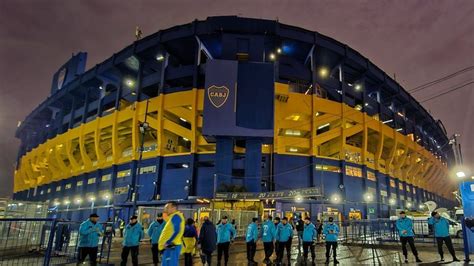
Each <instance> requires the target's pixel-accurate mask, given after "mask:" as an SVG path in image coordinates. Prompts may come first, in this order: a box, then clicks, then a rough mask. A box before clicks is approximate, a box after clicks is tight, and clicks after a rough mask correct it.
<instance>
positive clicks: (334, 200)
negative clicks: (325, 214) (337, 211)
mask: <svg viewBox="0 0 474 266" xmlns="http://www.w3.org/2000/svg"><path fill="white" fill-rule="evenodd" d="M331 202H332V203H335V204H337V203H340V202H341V197H340V196H339V195H338V194H334V195H332V196H331Z"/></svg>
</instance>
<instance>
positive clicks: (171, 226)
mask: <svg viewBox="0 0 474 266" xmlns="http://www.w3.org/2000/svg"><path fill="white" fill-rule="evenodd" d="M183 234H184V216H183V214H182V213H181V212H178V211H177V212H175V213H173V214H171V215H170V216H169V217H168V220H167V221H166V225H165V227H164V228H163V232H161V236H160V239H159V240H158V248H159V250H164V249H165V247H166V246H168V245H170V244H172V245H175V246H180V245H182V244H183V242H182V239H183Z"/></svg>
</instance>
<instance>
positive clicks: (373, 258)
mask: <svg viewBox="0 0 474 266" xmlns="http://www.w3.org/2000/svg"><path fill="white" fill-rule="evenodd" d="M296 243H297V242H296V241H294V245H293V249H292V255H291V258H292V264H291V265H302V263H301V257H302V254H300V255H299V254H298V250H297V248H296ZM117 244H118V243H117ZM418 250H419V252H420V258H421V260H423V263H420V264H419V265H433V264H438V263H437V260H439V255H438V253H437V251H436V248H435V247H434V246H432V245H424V246H419V247H418ZM445 252H446V253H447V250H446V251H445ZM456 254H457V256H458V258H459V259H461V260H463V259H464V256H463V253H462V251H461V250H458V251H456ZM316 257H317V259H316V265H321V264H324V262H325V247H324V246H323V245H322V244H321V245H318V246H317V248H316ZM263 258H264V253H263V245H262V244H261V243H259V244H258V246H257V254H256V256H255V261H257V262H259V265H264V264H263V263H262V261H263ZM445 258H446V261H445V262H444V263H443V264H444V265H464V263H463V262H458V263H451V256H450V255H449V254H445ZM129 260H130V258H129ZM338 260H339V262H340V265H401V264H404V263H403V255H402V253H401V249H400V247H399V245H394V244H389V245H386V246H384V247H382V248H371V247H362V246H345V245H339V247H338ZM409 261H410V264H412V265H415V260H414V258H413V256H411V255H410V256H409ZM139 262H140V265H151V262H152V259H151V251H150V245H149V244H148V243H143V244H142V245H141V247H140V255H139ZM216 262H217V255H216V254H214V257H213V265H217V264H216ZM110 263H113V264H115V265H118V264H119V263H120V247H119V246H118V245H117V246H115V245H114V249H113V250H112V252H111V257H110ZM129 264H130V265H131V262H130V261H129ZM181 264H182V265H184V263H181ZM194 265H202V263H201V262H200V259H199V258H198V257H197V256H196V257H195V258H194ZM229 265H247V259H246V252H245V244H244V243H243V242H236V243H234V244H233V245H232V246H231V256H230V260H229Z"/></svg>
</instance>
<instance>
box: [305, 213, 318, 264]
mask: <svg viewBox="0 0 474 266" xmlns="http://www.w3.org/2000/svg"><path fill="white" fill-rule="evenodd" d="M317 236H318V233H317V232H316V226H314V224H313V223H312V222H311V220H310V218H309V216H306V218H305V219H304V229H303V237H302V239H303V258H304V262H305V263H306V262H307V261H308V249H311V259H312V263H313V264H314V263H315V260H316V253H315V251H314V241H315V240H316V238H317Z"/></svg>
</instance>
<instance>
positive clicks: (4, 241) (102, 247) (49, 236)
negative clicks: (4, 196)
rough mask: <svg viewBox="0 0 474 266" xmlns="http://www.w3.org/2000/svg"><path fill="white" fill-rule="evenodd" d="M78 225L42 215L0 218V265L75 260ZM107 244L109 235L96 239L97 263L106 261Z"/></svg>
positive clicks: (110, 237)
mask: <svg viewBox="0 0 474 266" xmlns="http://www.w3.org/2000/svg"><path fill="white" fill-rule="evenodd" d="M79 226H80V223H79V222H72V221H62V220H56V219H46V218H45V219H36V218H31V219H29V218H11V219H0V265H2V266H3V265H8V266H10V265H11V266H14V265H22V266H24V265H35V266H36V265H46V266H47V265H64V264H69V263H77V261H78V243H79ZM104 228H105V225H104ZM111 243H112V235H107V234H106V235H104V237H101V238H100V240H99V248H98V250H99V254H98V261H99V262H101V261H104V262H108V260H109V254H110V247H111Z"/></svg>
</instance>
